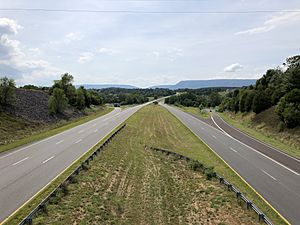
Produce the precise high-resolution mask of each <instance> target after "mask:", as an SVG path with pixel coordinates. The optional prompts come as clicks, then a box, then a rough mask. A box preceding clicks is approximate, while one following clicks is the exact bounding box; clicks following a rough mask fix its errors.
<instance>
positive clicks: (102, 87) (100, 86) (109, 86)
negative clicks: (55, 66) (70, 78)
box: [75, 84, 138, 89]
mask: <svg viewBox="0 0 300 225" xmlns="http://www.w3.org/2000/svg"><path fill="white" fill-rule="evenodd" d="M75 86H76V87H80V86H84V87H85V88H86V89H104V88H126V89H135V88H138V87H136V86H133V85H127V84H79V85H75Z"/></svg>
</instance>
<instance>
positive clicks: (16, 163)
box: [12, 157, 29, 166]
mask: <svg viewBox="0 0 300 225" xmlns="http://www.w3.org/2000/svg"><path fill="white" fill-rule="evenodd" d="M28 158H29V157H26V158H24V159H21V160H19V161H18V162H15V163H14V164H12V165H13V166H15V165H18V164H19V163H21V162H23V161H25V160H26V159H28Z"/></svg>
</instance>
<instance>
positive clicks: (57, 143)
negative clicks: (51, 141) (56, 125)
mask: <svg viewBox="0 0 300 225" xmlns="http://www.w3.org/2000/svg"><path fill="white" fill-rule="evenodd" d="M62 142H64V140H61V141H59V142H56V143H55V144H56V145H58V144H60V143H62Z"/></svg>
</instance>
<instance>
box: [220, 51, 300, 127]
mask: <svg viewBox="0 0 300 225" xmlns="http://www.w3.org/2000/svg"><path fill="white" fill-rule="evenodd" d="M284 65H285V66H286V68H287V69H286V70H285V71H282V70H281V69H279V68H277V69H269V70H268V71H267V72H266V74H264V75H263V77H262V78H260V79H259V80H257V82H256V84H255V85H254V86H252V85H251V86H249V87H245V88H241V89H236V90H234V91H232V92H229V93H228V94H227V95H225V97H224V99H223V100H222V103H221V104H220V107H219V109H220V110H221V111H224V110H229V111H233V112H250V111H253V112H255V113H260V112H261V111H263V110H266V109H268V108H270V107H271V106H276V113H277V114H278V115H279V118H280V120H281V121H282V123H283V124H284V125H285V126H287V127H289V128H292V127H296V126H299V125H300V55H297V56H293V57H289V58H287V60H286V63H285V64H284Z"/></svg>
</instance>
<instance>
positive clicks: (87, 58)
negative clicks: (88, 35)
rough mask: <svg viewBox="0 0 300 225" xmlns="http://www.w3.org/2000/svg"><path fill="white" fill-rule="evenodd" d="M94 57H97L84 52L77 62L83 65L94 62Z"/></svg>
mask: <svg viewBox="0 0 300 225" xmlns="http://www.w3.org/2000/svg"><path fill="white" fill-rule="evenodd" d="M94 56H95V55H94V53H92V52H83V53H81V54H80V56H79V58H78V60H77V62H79V63H81V64H83V63H87V62H90V61H92V60H93V58H94Z"/></svg>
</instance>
